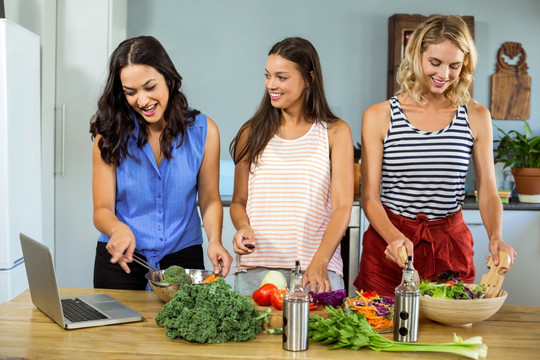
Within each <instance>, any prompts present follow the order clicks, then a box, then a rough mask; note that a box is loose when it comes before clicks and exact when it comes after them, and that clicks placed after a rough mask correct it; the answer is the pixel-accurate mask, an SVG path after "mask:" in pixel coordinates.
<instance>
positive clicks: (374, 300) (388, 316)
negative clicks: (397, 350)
mask: <svg viewBox="0 0 540 360" xmlns="http://www.w3.org/2000/svg"><path fill="white" fill-rule="evenodd" d="M356 294H357V296H356V297H355V298H348V299H347V305H348V307H349V308H350V309H351V310H353V311H356V312H358V313H360V314H363V315H364V316H365V318H366V320H367V321H368V323H369V324H370V325H371V327H372V328H373V329H374V330H376V331H384V330H388V329H391V328H392V327H393V326H394V300H392V298H391V297H384V298H381V297H380V296H379V295H378V294H377V292H376V291H372V292H358V291H357V292H356Z"/></svg>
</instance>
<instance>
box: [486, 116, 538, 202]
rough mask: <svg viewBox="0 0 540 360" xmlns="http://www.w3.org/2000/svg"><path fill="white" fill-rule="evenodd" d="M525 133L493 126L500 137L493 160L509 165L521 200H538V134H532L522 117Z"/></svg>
mask: <svg viewBox="0 0 540 360" xmlns="http://www.w3.org/2000/svg"><path fill="white" fill-rule="evenodd" d="M522 121H523V124H524V126H525V133H524V134H522V133H519V132H518V131H516V130H510V131H508V132H505V131H503V130H502V129H500V128H499V127H497V126H495V127H496V128H497V130H499V132H501V133H502V137H501V138H500V139H499V140H496V141H495V143H498V145H497V148H496V149H495V152H496V154H495V162H499V161H500V162H503V163H504V166H505V167H511V169H512V175H514V182H515V184H516V190H517V193H518V197H519V201H521V202H534V203H537V202H540V136H534V137H533V136H532V131H531V127H530V126H529V123H527V121H526V120H524V119H522Z"/></svg>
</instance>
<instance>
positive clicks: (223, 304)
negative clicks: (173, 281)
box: [156, 278, 263, 343]
mask: <svg viewBox="0 0 540 360" xmlns="http://www.w3.org/2000/svg"><path fill="white" fill-rule="evenodd" d="M262 317H263V316H261V314H260V313H259V312H258V311H257V309H255V307H254V306H253V302H252V301H251V300H250V299H249V298H248V297H246V296H243V295H240V294H239V293H237V292H235V291H232V290H231V286H230V285H229V284H227V283H226V282H225V280H223V278H219V279H218V280H216V281H214V282H211V283H208V284H202V285H184V286H181V287H180V289H179V290H178V291H177V292H176V293H175V294H174V296H173V298H172V300H171V301H169V302H167V303H165V305H163V308H162V309H161V311H160V312H159V313H158V314H157V315H156V324H157V325H163V326H164V327H165V335H167V337H168V338H169V339H171V340H172V339H174V338H183V339H185V340H187V341H190V342H199V343H222V342H226V341H229V340H230V341H248V340H252V339H254V338H255V336H257V334H258V333H259V332H260V331H261V327H262Z"/></svg>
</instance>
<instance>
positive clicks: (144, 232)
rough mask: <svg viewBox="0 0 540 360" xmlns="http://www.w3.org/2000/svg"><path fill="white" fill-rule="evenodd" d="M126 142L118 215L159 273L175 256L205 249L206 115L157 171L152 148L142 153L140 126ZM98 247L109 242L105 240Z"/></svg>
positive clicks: (146, 147) (119, 171)
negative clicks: (200, 185) (201, 197)
mask: <svg viewBox="0 0 540 360" xmlns="http://www.w3.org/2000/svg"><path fill="white" fill-rule="evenodd" d="M134 121H135V130H134V131H133V134H131V135H130V136H129V138H128V140H127V143H128V151H129V153H130V154H132V155H133V156H134V157H135V159H133V158H131V157H129V156H126V157H125V158H123V159H122V160H121V162H120V165H119V166H118V167H117V168H116V204H115V213H116V216H117V217H118V219H119V220H120V221H122V222H123V223H125V224H127V225H128V226H129V228H130V229H131V231H133V234H134V235H135V239H136V251H137V252H138V253H142V254H143V255H144V256H146V258H147V260H148V262H149V263H150V264H151V265H153V266H155V267H157V268H158V269H159V264H158V262H159V261H160V260H161V259H162V258H163V257H164V256H165V255H168V254H170V253H173V252H176V251H179V250H182V249H184V248H187V247H189V246H193V245H200V244H202V242H203V240H202V231H201V220H200V217H199V213H198V211H197V205H196V199H197V175H198V173H199V169H200V166H201V162H202V158H203V155H204V145H205V142H206V133H207V120H206V116H205V115H204V114H199V115H197V116H196V117H195V122H194V123H193V124H192V126H190V127H188V128H187V129H186V132H185V136H184V141H183V143H182V145H181V146H180V147H178V144H179V143H180V137H178V138H177V139H175V141H174V142H173V147H172V151H171V154H172V158H171V159H170V160H169V159H167V158H163V160H162V161H161V165H160V166H159V168H158V166H157V164H156V161H155V159H154V154H153V152H152V148H151V146H150V144H149V143H148V142H147V143H146V144H144V146H143V147H142V148H139V147H137V137H138V134H139V124H138V123H137V121H136V119H135V117H134ZM98 241H102V242H107V241H109V238H108V237H107V236H105V235H103V234H101V235H100V236H99V239H98Z"/></svg>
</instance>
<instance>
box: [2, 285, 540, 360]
mask: <svg viewBox="0 0 540 360" xmlns="http://www.w3.org/2000/svg"><path fill="white" fill-rule="evenodd" d="M60 293H61V295H62V296H74V295H84V294H94V293H106V294H109V295H110V296H112V297H114V298H115V299H117V300H119V301H121V302H123V303H125V304H126V305H128V306H130V307H132V308H133V309H135V310H137V311H138V312H140V313H142V314H143V315H144V317H145V320H144V321H142V322H139V323H131V324H123V325H111V326H104V327H95V328H88V329H79V330H64V329H62V328H60V327H59V326H58V325H57V324H56V323H54V322H53V321H52V320H50V319H49V318H48V317H47V316H45V315H44V314H43V313H41V312H40V311H39V310H37V309H36V308H35V307H34V305H33V304H32V302H31V299H30V293H29V291H28V290H26V291H25V292H23V293H22V294H21V295H19V296H18V297H16V298H15V299H13V300H11V301H8V302H5V303H2V304H0V329H1V330H0V359H9V358H17V359H77V358H80V359H120V358H122V359H124V358H127V359H172V358H174V359H193V358H218V359H255V358H258V359H351V358H360V357H361V358H362V359H465V358H463V357H457V356H456V355H451V354H438V353H391V352H386V353H385V352H376V351H372V350H369V349H361V350H359V351H357V352H354V351H352V350H347V349H339V350H329V347H328V346H324V345H321V344H320V343H310V344H309V349H308V350H307V351H303V352H289V351H285V350H283V349H282V348H281V336H280V335H268V334H267V333H265V332H261V333H260V334H259V335H258V336H257V337H256V338H255V339H254V340H252V341H249V342H243V343H234V342H227V343H224V344H195V343H188V342H186V341H184V340H180V339H176V340H168V339H167V337H166V336H165V333H164V329H163V328H161V327H158V326H157V325H156V324H155V322H154V317H155V315H156V313H157V312H159V311H160V310H161V307H162V305H163V303H162V302H161V300H159V299H158V297H157V296H156V295H155V294H153V293H152V292H146V291H128V290H102V289H79V288H62V289H61V290H60ZM454 332H455V333H457V335H459V336H461V337H463V338H469V337H472V336H477V335H479V336H482V337H483V339H484V343H485V344H487V346H488V359H533V358H537V359H538V356H539V355H538V350H539V348H540V306H515V305H504V306H503V307H502V308H501V310H500V311H499V312H498V313H497V314H495V315H494V316H493V317H492V318H491V319H489V320H487V321H484V322H480V323H477V324H474V325H473V326H471V327H447V326H442V325H439V324H436V323H434V322H431V321H429V320H427V319H425V318H422V317H421V320H420V325H419V333H418V340H419V342H451V341H452V339H453V333H454ZM384 336H386V337H388V338H391V336H392V334H384Z"/></svg>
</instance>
